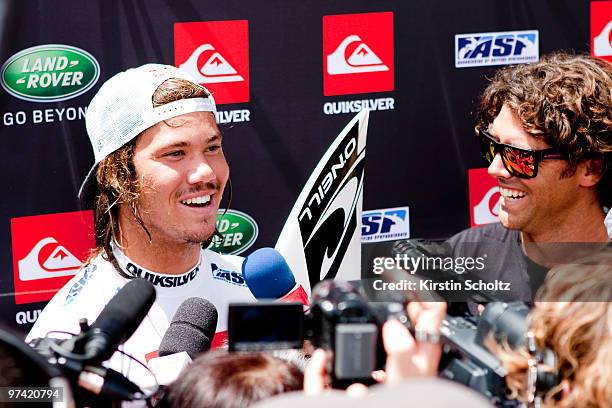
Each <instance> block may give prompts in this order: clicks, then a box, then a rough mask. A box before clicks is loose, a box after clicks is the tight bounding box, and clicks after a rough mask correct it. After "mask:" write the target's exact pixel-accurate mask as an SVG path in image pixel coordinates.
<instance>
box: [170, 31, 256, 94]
mask: <svg viewBox="0 0 612 408" xmlns="http://www.w3.org/2000/svg"><path fill="white" fill-rule="evenodd" d="M248 29H249V27H248V21H247V20H233V21H207V22H197V23H175V24H174V63H175V65H176V66H177V67H179V68H181V69H184V70H185V71H187V72H188V73H189V74H191V75H192V76H193V77H194V78H195V79H196V80H197V81H198V82H199V83H200V84H201V85H203V86H205V87H206V88H207V89H208V90H209V91H211V92H212V94H213V96H214V97H215V102H216V103H217V104H226V103H240V102H248V101H249V99H250V95H249V32H248Z"/></svg>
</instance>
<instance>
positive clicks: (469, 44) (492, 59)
mask: <svg viewBox="0 0 612 408" xmlns="http://www.w3.org/2000/svg"><path fill="white" fill-rule="evenodd" d="M539 44H540V43H539V34H538V31H537V30H528V31H505V32H497V33H479V34H457V35H455V67H456V68H465V67H478V66H488V65H506V64H521V63H529V62H535V61H538V60H539V59H540V46H539Z"/></svg>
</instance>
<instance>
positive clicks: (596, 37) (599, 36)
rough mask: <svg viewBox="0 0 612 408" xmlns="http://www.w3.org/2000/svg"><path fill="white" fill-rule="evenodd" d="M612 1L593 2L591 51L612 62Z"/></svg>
mask: <svg viewBox="0 0 612 408" xmlns="http://www.w3.org/2000/svg"><path fill="white" fill-rule="evenodd" d="M611 33H612V1H594V2H591V52H592V54H593V55H594V56H596V57H599V58H602V59H605V60H607V61H610V62H612V39H611V38H610V34H611Z"/></svg>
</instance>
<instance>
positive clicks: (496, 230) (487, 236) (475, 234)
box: [448, 222, 519, 245]
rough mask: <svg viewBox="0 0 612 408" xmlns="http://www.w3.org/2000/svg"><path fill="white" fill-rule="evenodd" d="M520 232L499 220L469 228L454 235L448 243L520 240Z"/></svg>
mask: <svg viewBox="0 0 612 408" xmlns="http://www.w3.org/2000/svg"><path fill="white" fill-rule="evenodd" d="M518 239H519V232H518V231H516V230H509V229H507V228H505V227H504V226H503V225H501V224H500V223H499V222H496V223H493V224H486V225H481V226H478V227H472V228H468V229H466V230H463V231H461V232H459V233H457V234H455V235H453V236H452V237H451V238H450V239H449V240H448V243H449V244H451V245H453V244H461V243H466V242H482V241H497V242H518Z"/></svg>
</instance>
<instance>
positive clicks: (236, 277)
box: [210, 263, 246, 286]
mask: <svg viewBox="0 0 612 408" xmlns="http://www.w3.org/2000/svg"><path fill="white" fill-rule="evenodd" d="M210 270H211V272H212V275H213V278H215V279H218V280H220V281H223V282H226V283H231V284H232V285H238V286H246V281H245V280H244V276H243V275H242V273H241V272H236V271H230V270H227V269H222V268H219V267H218V266H217V264H214V263H213V264H211V265H210Z"/></svg>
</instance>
